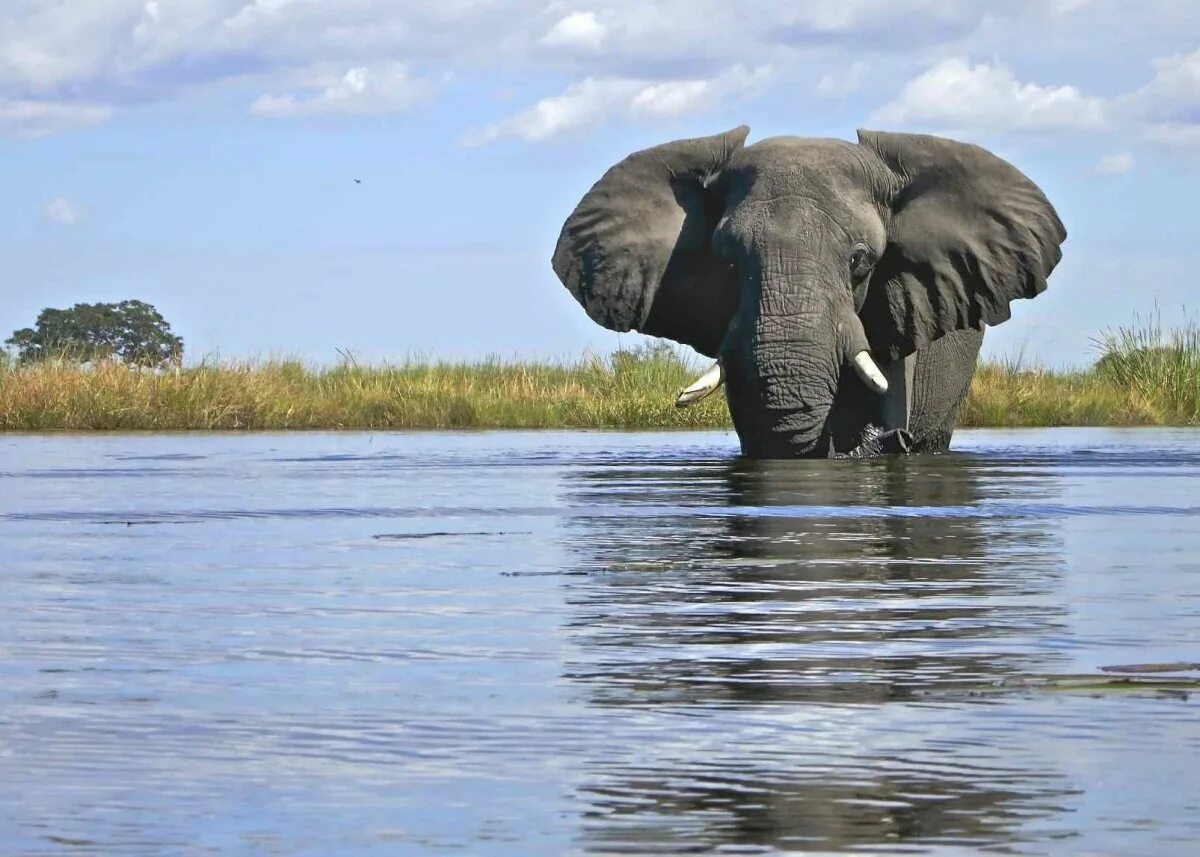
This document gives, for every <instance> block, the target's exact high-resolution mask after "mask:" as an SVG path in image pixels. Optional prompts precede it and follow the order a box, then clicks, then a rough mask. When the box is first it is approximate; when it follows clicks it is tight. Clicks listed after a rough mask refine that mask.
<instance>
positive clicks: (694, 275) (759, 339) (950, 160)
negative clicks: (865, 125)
mask: <svg viewBox="0 0 1200 857" xmlns="http://www.w3.org/2000/svg"><path fill="white" fill-rule="evenodd" d="M748 133H749V130H748V129H747V128H745V127H743V128H739V129H735V130H734V131H730V132H727V133H725V134H720V135H716V136H714V137H708V138H700V139H695V140H681V141H677V142H674V143H668V144H665V145H663V146H658V147H655V148H653V149H648V150H646V151H643V152H638V153H635V154H634V155H631V156H630V157H629V158H626V159H625V160H624V161H622V162H621V163H619V164H617V165H616V166H615V167H613V168H612V169H610V170H609V171H608V172H607V173H606V174H605V175H604V177H603V178H602V179H601V180H600V181H599V182H597V183H596V185H595V186H594V187H593V188H592V189H591V191H589V192H588V194H587V195H585V197H584V198H583V200H582V201H581V202H580V204H579V205H578V207H577V208H576V209H575V211H574V212H573V213H572V215H571V216H570V217H569V218H568V220H567V222H566V224H565V225H564V227H563V230H562V234H561V236H560V238H559V242H558V246H557V247H556V249H555V253H554V260H553V261H554V268H555V271H556V272H557V274H558V276H559V278H560V279H561V280H562V282H563V283H564V285H566V286H567V288H568V289H569V290H570V291H571V293H572V294H573V295H574V296H575V297H576V299H577V300H578V301H579V302H580V303H581V304H582V305H583V306H584V308H585V309H586V310H587V312H588V314H589V315H590V316H591V317H592V318H593V319H594V320H595V321H597V322H598V323H600V324H602V325H604V326H606V327H609V328H611V329H614V330H638V331H641V332H642V333H647V334H650V335H655V336H662V337H665V338H669V339H674V340H675V341H677V342H681V343H684V344H687V345H690V346H692V347H693V348H695V349H696V350H697V351H699V352H701V353H702V354H707V355H710V356H712V357H715V358H716V359H717V363H716V365H715V366H714V367H713V368H712V369H710V370H709V371H708V372H706V373H705V374H704V375H703V376H702V377H701V378H699V379H697V382H696V383H695V384H693V385H692V386H691V387H689V388H688V389H686V390H685V391H684V392H683V393H682V394H681V396H680V400H679V402H678V404H680V405H687V404H690V403H691V402H693V401H696V400H698V399H699V398H702V397H703V396H704V395H707V394H708V393H711V392H713V391H714V390H715V389H716V388H717V387H718V386H719V385H720V384H721V383H722V382H724V384H725V393H726V398H727V401H728V403H729V409H730V412H731V414H732V416H733V421H734V425H735V426H736V427H737V431H738V436H739V438H740V440H741V445H742V450H743V452H744V453H745V454H747V455H750V456H754V457H771V458H788V457H837V456H844V455H849V456H867V455H874V454H880V453H886V452H905V451H936V450H940V449H945V448H946V447H947V446H948V444H949V441H950V437H951V435H952V434H953V431H954V427H955V424H956V422H957V418H958V413H959V411H960V409H961V406H962V402H963V400H964V398H965V396H966V392H967V388H968V386H969V384H970V379H971V375H972V373H973V371H974V367H975V362H976V359H977V357H978V353H979V347H980V344H981V342H982V337H983V330H984V328H985V326H986V325H989V324H998V323H1000V322H1003V321H1004V320H1006V319H1007V318H1008V316H1009V309H1008V304H1009V302H1010V301H1012V300H1015V299H1018V298H1028V297H1033V296H1035V295H1037V294H1038V293H1040V292H1041V291H1042V290H1044V289H1045V285H1046V277H1047V276H1049V274H1050V272H1051V271H1052V270H1053V268H1054V266H1055V265H1056V264H1057V262H1058V260H1059V258H1060V256H1061V254H1060V251H1059V244H1060V243H1061V242H1062V241H1063V240H1064V239H1065V237H1066V232H1065V230H1064V229H1063V226H1062V223H1061V222H1060V221H1059V219H1058V216H1057V214H1056V213H1055V211H1054V209H1053V207H1052V206H1051V205H1050V203H1049V202H1048V201H1047V200H1046V198H1045V196H1044V195H1043V194H1042V192H1041V191H1040V190H1039V189H1038V188H1037V186H1036V185H1034V184H1033V183H1032V182H1031V181H1030V180H1029V179H1027V178H1026V177H1025V176H1023V175H1022V174H1021V173H1020V172H1018V171H1017V170H1016V169H1015V168H1014V167H1012V166H1011V165H1010V164H1008V163H1006V162H1004V161H1002V160H1001V159H999V158H997V157H996V156H994V155H992V154H991V153H989V152H986V151H985V150H983V149H980V148H979V147H976V146H971V145H967V144H963V143H958V142H955V141H952V140H944V139H940V138H936V137H928V136H922V135H912V134H881V133H875V132H860V134H859V143H858V144H853V143H848V142H845V141H841V140H825V139H806V138H798V137H776V138H771V139H768V140H764V141H761V142H759V143H756V144H754V145H752V146H749V147H743V143H744V141H745V138H746V135H747V134H748Z"/></svg>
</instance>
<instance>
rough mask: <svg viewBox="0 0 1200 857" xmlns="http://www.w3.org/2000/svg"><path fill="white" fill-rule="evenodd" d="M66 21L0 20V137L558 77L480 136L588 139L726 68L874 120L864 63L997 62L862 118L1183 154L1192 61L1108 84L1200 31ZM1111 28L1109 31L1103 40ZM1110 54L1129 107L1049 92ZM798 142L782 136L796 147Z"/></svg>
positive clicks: (21, 4)
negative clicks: (596, 128) (1049, 132)
mask: <svg viewBox="0 0 1200 857" xmlns="http://www.w3.org/2000/svg"><path fill="white" fill-rule="evenodd" d="M68 5H69V6H70V13H69V14H64V13H63V11H62V10H63V6H64V4H63V2H62V0H3V2H0V131H9V132H15V133H22V134H44V133H51V132H53V131H56V130H61V129H62V128H69V127H73V126H78V125H86V124H94V123H95V122H100V121H104V119H106V118H107V117H108V116H109V115H111V113H112V112H113V110H114V109H119V108H121V107H122V106H123V105H129V104H145V103H147V102H156V101H170V100H174V99H178V98H180V97H182V96H183V95H184V94H186V93H188V92H189V91H191V90H193V89H196V88H199V87H207V88H216V87H228V88H229V89H230V90H232V91H238V92H242V91H247V88H248V87H253V89H252V90H250V91H252V92H254V93H255V94H256V95H257V94H258V93H264V94H263V95H262V96H261V97H260V98H258V99H257V100H256V101H253V105H252V110H253V111H254V112H255V113H258V114H261V115H272V116H301V115H326V114H339V113H340V114H351V113H381V112H391V111H398V110H405V109H408V108H409V107H411V106H412V104H413V103H415V102H416V101H417V100H419V99H420V98H421V97H423V96H424V95H427V94H429V92H430V90H431V89H432V86H431V85H430V84H428V83H427V82H426V81H429V80H445V79H448V78H452V79H458V80H462V79H473V80H484V81H486V80H488V78H489V76H493V77H495V78H496V79H497V84H496V85H497V87H498V88H499V87H503V86H512V81H513V80H514V79H520V80H521V81H522V82H527V81H533V82H535V83H536V81H538V80H539V79H542V80H548V79H549V75H553V76H554V80H555V81H558V82H556V83H555V84H554V87H555V89H547V90H546V91H545V92H543V93H542V94H543V95H547V96H548V97H547V98H544V99H543V100H542V101H541V102H538V103H537V104H535V105H533V106H531V107H530V108H529V111H527V113H528V115H526V116H525V117H523V118H521V119H518V117H511V118H510V119H507V120H503V121H502V122H501V123H497V126H495V127H494V128H493V129H491V130H488V129H485V132H479V133H492V131H494V132H495V133H500V134H502V133H513V134H515V135H516V136H520V137H525V138H527V139H544V138H545V137H546V136H553V135H554V134H555V133H559V130H558V129H566V128H571V127H583V126H586V125H588V124H596V121H595V120H593V119H591V118H588V117H594V116H596V115H597V114H600V115H601V118H600V119H599V121H601V122H602V121H604V118H607V117H612V116H615V115H621V116H627V117H642V118H650V117H657V116H663V115H677V114H680V113H687V112H694V111H697V110H702V109H703V108H704V105H706V104H708V103H709V102H710V100H711V99H721V98H728V97H730V95H731V93H733V92H736V91H737V86H736V84H732V85H730V86H728V87H726V89H724V90H723V89H722V85H721V84H720V81H719V79H720V78H721V77H722V76H723V75H725V74H726V70H727V69H730V68H735V67H738V66H742V67H759V66H770V67H772V68H774V69H777V70H778V71H779V75H778V76H779V77H780V78H782V79H788V80H816V84H815V89H814V90H813V91H811V92H802V93H800V95H799V97H800V98H806V97H811V96H812V95H814V94H815V95H816V96H819V97H825V98H845V99H847V100H849V99H850V96H855V98H854V99H853V100H854V106H855V107H856V108H857V109H859V110H861V111H862V112H863V113H864V114H865V113H866V112H867V111H868V109H869V108H870V107H871V106H872V102H870V101H868V100H867V99H866V98H865V97H864V96H863V95H862V94H861V93H862V92H863V90H864V84H865V83H866V80H867V77H868V68H867V66H866V64H865V62H864V59H868V60H869V62H870V69H869V72H870V78H871V80H872V81H873V82H875V81H881V80H884V79H885V78H886V76H888V75H891V74H895V72H896V69H897V68H899V67H901V63H903V62H905V61H907V59H908V58H910V57H913V56H929V57H933V58H939V57H942V58H944V57H947V56H950V55H952V53H951V52H953V54H955V55H962V56H971V55H973V56H977V57H978V56H984V57H996V59H993V60H991V61H990V62H988V63H984V64H981V65H975V66H972V65H970V64H968V63H967V62H966V61H965V60H962V59H959V60H945V61H944V62H941V63H938V64H937V65H935V66H933V67H932V68H930V69H929V70H927V71H926V72H925V74H923V75H921V76H919V77H918V78H916V79H915V80H913V81H911V82H910V83H909V85H908V86H907V87H905V90H904V91H903V92H902V93H900V95H899V96H898V97H897V98H896V99H895V100H894V101H892V102H891V103H890V104H887V105H886V106H884V107H883V108H881V109H880V110H878V111H877V112H876V114H875V117H874V118H875V120H876V121H878V122H882V123H883V124H912V125H925V126H934V127H937V128H938V129H939V130H941V129H945V130H948V131H950V130H957V129H967V130H971V131H977V130H986V131H997V132H1004V131H1009V130H1016V131H1026V130H1043V129H1050V128H1058V129H1084V130H1095V129H1098V128H1106V129H1109V130H1112V131H1114V132H1115V133H1122V132H1133V131H1134V129H1135V127H1136V128H1138V129H1141V130H1140V131H1137V132H1136V133H1140V134H1143V136H1142V137H1141V138H1140V139H1150V138H1151V137H1153V138H1155V139H1158V138H1164V139H1165V138H1170V139H1173V140H1185V139H1190V137H1191V133H1190V131H1189V129H1190V128H1191V127H1193V126H1194V125H1196V124H1197V115H1200V105H1197V104H1196V96H1195V93H1197V92H1198V91H1200V84H1198V83H1197V75H1198V73H1200V72H1198V70H1197V67H1198V66H1200V51H1197V52H1196V53H1192V54H1184V55H1180V56H1174V57H1165V58H1161V59H1159V60H1158V61H1157V63H1156V66H1155V70H1154V74H1153V80H1152V81H1151V82H1150V83H1148V84H1146V85H1145V86H1143V88H1142V89H1141V90H1138V89H1136V86H1137V85H1138V83H1139V82H1138V81H1130V82H1128V83H1127V84H1126V85H1123V86H1122V85H1120V84H1114V81H1117V80H1119V77H1117V75H1120V74H1122V73H1126V74H1127V73H1128V72H1125V68H1127V67H1128V66H1129V63H1130V61H1131V60H1136V59H1138V58H1140V61H1142V62H1145V63H1149V62H1150V61H1151V60H1152V58H1153V57H1155V56H1156V55H1157V53H1156V52H1157V51H1158V50H1159V46H1160V45H1161V44H1163V43H1164V38H1171V39H1174V40H1177V39H1178V38H1179V36H1180V34H1182V33H1189V32H1190V33H1197V32H1200V4H1196V3H1195V2H1194V0H1159V2H1155V3H1152V4H1141V5H1140V6H1138V7H1137V8H1136V9H1135V8H1134V7H1131V6H1129V4H1128V3H1126V2H1125V0H1010V2H1005V3H1003V4H998V3H995V2H990V0H806V2H804V3H800V4H795V3H793V4H782V3H779V2H778V0H745V2H742V3H737V4H731V3H728V2H725V0H656V2H654V3H645V2H642V0H506V2H504V3H497V2H494V0H336V2H333V0H170V2H165V0H71V2H70V4H68ZM1114 19H1119V20H1121V21H1122V22H1123V25H1122V27H1120V28H1113V27H1111V26H1110V25H1109V23H1108V22H1110V21H1111V20H1114ZM1172 43H1177V41H1174V42H1172ZM864 52H870V56H869V57H868V56H866V54H865V53H864ZM1118 55H1119V56H1120V57H1121V58H1122V62H1121V63H1120V64H1117V63H1113V64H1112V65H1111V67H1102V68H1101V69H1100V70H1099V71H1100V73H1101V74H1102V75H1103V79H1104V81H1105V84H1104V85H1105V87H1106V90H1107V91H1112V90H1113V89H1115V90H1116V91H1118V92H1120V91H1124V92H1126V93H1128V94H1127V95H1126V96H1124V97H1112V98H1108V99H1101V98H1097V97H1094V96H1092V95H1088V94H1085V93H1086V92H1087V91H1088V90H1089V86H1090V85H1089V82H1088V80H1087V79H1075V80H1062V79H1059V80H1055V78H1056V77H1057V75H1056V74H1055V72H1054V71H1053V69H1054V68H1055V63H1056V61H1058V60H1059V59H1061V58H1068V59H1070V60H1071V61H1072V64H1071V65H1070V66H1067V67H1069V68H1072V69H1073V70H1075V69H1079V68H1085V67H1087V66H1086V64H1084V63H1083V62H1081V60H1082V59H1087V60H1088V62H1090V63H1092V64H1093V65H1094V64H1095V57H1105V56H1114V57H1115V56H1118ZM1026 57H1028V58H1036V60H1037V63H1038V67H1039V68H1043V69H1045V68H1049V69H1051V71H1050V72H1042V73H1040V74H1039V81H1037V82H1025V81H1023V80H1018V79H1017V77H1016V76H1014V75H1013V74H1012V73H1011V72H1010V71H1009V70H1008V69H1009V68H1020V67H1022V66H1021V65H1020V62H1021V60H1022V58H1026ZM818 63H819V64H820V65H819V67H818ZM397 70H399V71H397ZM1072 73H1076V72H1075V71H1072ZM1044 80H1051V81H1054V82H1053V84H1052V85H1047V84H1046V83H1043V82H1041V81H1044ZM635 84H636V85H635ZM1066 84H1076V85H1066ZM235 87H236V90H235V89H234V88H235ZM555 91H557V92H558V94H557V95H554V94H553V92H555ZM616 93H620V97H618V96H617V95H616ZM635 98H636V99H637V102H636V104H634V102H633V99H635ZM614 99H615V106H614V101H613V100H614ZM249 100H253V99H249ZM606 105H608V106H606ZM463 124H464V126H469V125H470V124H472V123H471V121H470V120H469V119H468V120H465V121H464V123H463ZM803 124H804V123H803V120H802V119H798V120H797V130H798V131H802V130H803ZM500 126H503V128H506V129H509V130H508V131H503V132H502V130H501V128H500ZM1151 126H1153V127H1151ZM517 129H520V130H519V131H518V130H517ZM1148 129H1149V130H1148ZM539 135H540V136H539ZM1122 145H1126V144H1124V143H1123V144H1122Z"/></svg>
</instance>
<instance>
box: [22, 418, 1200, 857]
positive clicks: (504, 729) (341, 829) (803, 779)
mask: <svg viewBox="0 0 1200 857" xmlns="http://www.w3.org/2000/svg"><path fill="white" fill-rule="evenodd" d="M958 446H959V447H960V450H959V451H957V452H956V453H953V454H949V455H945V456H926V457H913V458H907V459H888V460H875V461H853V462H849V461H835V462H817V461H803V462H746V461H742V460H740V459H738V458H737V457H736V455H735V454H734V453H735V447H736V444H735V441H734V439H733V438H732V437H731V436H728V435H704V434H682V435H645V434H643V435H623V434H605V433H587V434H584V433H578V434H548V433H528V434H459V435H439V434H410V435H374V436H370V435H359V434H350V435H297V436H278V435H258V436H250V437H237V436H217V435H208V436H191V437H189V436H175V437H84V438H68V437H60V438H34V437H9V438H0V545H2V546H3V548H4V554H5V558H6V568H5V570H4V572H3V574H4V585H3V587H0V615H3V616H4V617H5V622H4V623H3V625H2V626H0V655H2V658H0V841H4V842H6V843H8V848H9V849H11V850H12V851H14V852H15V853H57V852H58V851H61V850H63V849H65V848H69V847H74V848H78V849H82V850H85V851H87V850H93V851H97V850H98V851H103V852H106V853H122V854H126V853H136V852H145V853H161V852H163V851H171V852H189V853H190V852H194V851H201V850H218V851H219V850H235V851H270V852H273V853H354V852H357V851H363V850H377V851H382V852H384V853H424V852H440V851H446V850H451V851H454V850H457V851H460V852H463V853H471V854H477V853H497V854H501V853H503V854H509V853H512V854H542V853H545V854H559V853H570V852H621V853H647V852H659V853H682V852H688V853H693V852H705V851H709V850H714V849H731V850H732V852H733V853H759V852H770V851H777V850H800V851H804V850H815V851H825V852H829V851H848V850H856V851H859V852H863V851H865V852H868V853H878V852H881V851H891V850H897V851H913V850H915V851H921V852H927V851H939V850H944V851H947V852H954V853H961V852H963V851H967V852H970V851H973V850H975V849H980V848H987V849H1001V850H1006V851H1010V852H1011V851H1015V852H1029V853H1044V852H1045V851H1047V850H1052V851H1055V852H1058V853H1114V854H1118V853H1119V854H1125V853H1148V854H1190V853H1192V848H1193V846H1194V842H1195V840H1196V838H1197V836H1200V821H1198V819H1200V775H1198V774H1197V773H1196V772H1195V770H1194V768H1195V765H1194V763H1193V762H1194V759H1195V758H1196V757H1197V756H1196V754H1197V752H1198V751H1200V725H1198V723H1197V718H1196V713H1197V712H1196V697H1195V696H1194V695H1193V694H1192V693H1191V692H1190V691H1187V690H1186V688H1187V687H1189V685H1188V684H1187V681H1186V680H1187V676H1183V677H1177V679H1175V680H1176V681H1177V687H1184V688H1185V690H1183V691H1179V690H1178V689H1177V687H1176V690H1175V691H1173V692H1172V693H1171V694H1169V695H1162V694H1155V693H1151V692H1143V691H1141V690H1139V687H1140V686H1132V687H1123V686H1119V685H1113V688H1115V689H1118V690H1123V691H1129V690H1132V691H1133V692H1122V693H1112V692H1109V691H1110V690H1111V689H1113V688H1110V687H1109V686H1108V685H1105V684H1104V681H1107V680H1108V679H1105V678H1104V676H1105V675H1106V674H1105V673H1103V672H1101V670H1100V669H1099V668H1100V667H1102V666H1106V665H1113V664H1133V663H1153V662H1158V663H1165V662H1172V661H1174V662H1183V663H1184V664H1185V665H1186V664H1187V663H1188V662H1196V661H1200V649H1198V648H1197V647H1198V646H1200V638H1198V637H1197V629H1198V628H1200V597H1198V596H1200V527H1197V526H1196V524H1197V520H1198V519H1200V435H1198V434H1196V433H1190V432H1171V431H1143V432H1100V431H1089V432H1028V433H986V432H974V433H964V434H963V435H962V436H961V440H959V442H958ZM1192 675H1193V676H1194V675H1195V674H1194V673H1193V674H1192ZM1058 677H1071V678H1072V680H1073V681H1074V680H1076V678H1077V677H1099V678H1098V679H1097V680H1096V681H1095V682H1092V683H1088V684H1086V688H1087V689H1086V692H1070V693H1066V692H1061V691H1060V690H1059V688H1060V687H1061V686H1062V685H1060V684H1056V683H1055V682H1056V680H1057V678H1058ZM1035 679H1036V680H1038V681H1033V680H1035ZM1170 680H1171V679H1168V681H1170ZM1076 687H1078V685H1076Z"/></svg>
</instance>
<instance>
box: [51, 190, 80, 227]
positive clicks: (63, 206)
mask: <svg viewBox="0 0 1200 857" xmlns="http://www.w3.org/2000/svg"><path fill="white" fill-rule="evenodd" d="M43 213H44V214H45V215H46V217H47V218H48V219H49V220H51V221H53V222H54V223H59V224H62V225H63V226H74V225H75V224H76V223H79V222H80V221H81V220H83V210H82V209H81V208H80V207H79V206H78V205H76V204H75V203H73V202H71V200H69V199H66V198H64V197H61V196H60V197H56V198H54V199H52V200H50V201H49V202H48V203H46V207H45V208H44V209H43Z"/></svg>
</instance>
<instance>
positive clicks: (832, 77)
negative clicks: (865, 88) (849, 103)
mask: <svg viewBox="0 0 1200 857" xmlns="http://www.w3.org/2000/svg"><path fill="white" fill-rule="evenodd" d="M870 70H871V67H870V66H869V65H867V64H866V63H865V62H863V61H862V60H854V61H853V62H851V63H850V64H849V65H847V66H845V67H843V68H839V69H838V70H837V71H831V72H829V73H828V74H825V75H822V76H821V79H820V80H818V81H817V85H816V87H815V89H814V90H813V91H814V92H816V94H817V95H819V96H820V97H821V98H842V97H844V96H847V95H851V94H853V93H855V92H858V90H860V89H862V85H863V83H864V82H865V81H866V79H867V73H868V72H869V71H870Z"/></svg>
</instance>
